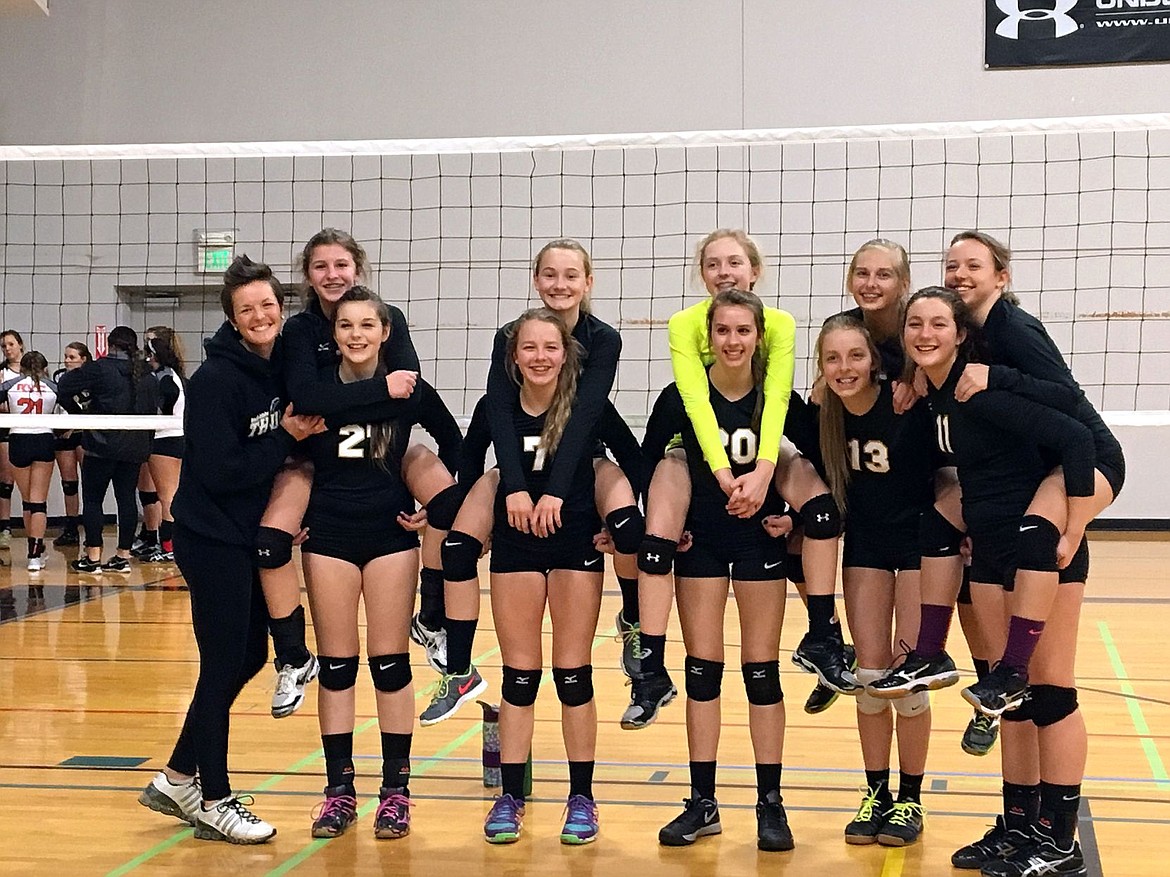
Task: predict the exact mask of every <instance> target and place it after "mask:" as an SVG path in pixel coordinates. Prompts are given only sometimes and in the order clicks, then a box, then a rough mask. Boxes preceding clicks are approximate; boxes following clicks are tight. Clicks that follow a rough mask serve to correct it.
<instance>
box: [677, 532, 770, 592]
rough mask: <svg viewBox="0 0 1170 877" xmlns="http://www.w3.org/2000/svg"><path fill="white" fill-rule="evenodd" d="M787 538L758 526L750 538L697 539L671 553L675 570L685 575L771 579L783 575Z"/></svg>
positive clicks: (738, 579) (735, 579) (733, 578)
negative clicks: (687, 547) (755, 532)
mask: <svg viewBox="0 0 1170 877" xmlns="http://www.w3.org/2000/svg"><path fill="white" fill-rule="evenodd" d="M787 558H788V547H787V542H786V540H785V539H783V538H778V539H773V538H772V537H771V536H769V535H768V534H767V533H765V532H764V531H763V529H762V528H761V530H760V535H759V536H758V537H754V538H752V539H751V540H750V541H748V540H741V541H739V542H715V541H711V540H704V539H697V540H696V541H695V543H694V544H693V545H691V547H690V548H689V549H688V550H686V551H682V552H679V553H678V554H676V555H675V556H674V574H675V575H676V576H678V577H679V578H687V579H716V578H728V577H730V578H731V579H732V580H734V581H737V582H771V581H775V580H777V579H783V578H785V576H786V573H785V569H784V567H785V563H786V561H787Z"/></svg>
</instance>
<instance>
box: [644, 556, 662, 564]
mask: <svg viewBox="0 0 1170 877" xmlns="http://www.w3.org/2000/svg"><path fill="white" fill-rule="evenodd" d="M646 559H647V560H648V561H650V562H651V563H658V562H660V561H661V560H662V555H660V554H647V555H646Z"/></svg>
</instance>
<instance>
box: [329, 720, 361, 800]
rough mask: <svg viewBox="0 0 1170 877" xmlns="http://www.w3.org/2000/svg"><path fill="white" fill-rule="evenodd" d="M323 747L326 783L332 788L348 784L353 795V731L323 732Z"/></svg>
mask: <svg viewBox="0 0 1170 877" xmlns="http://www.w3.org/2000/svg"><path fill="white" fill-rule="evenodd" d="M321 748H322V749H324V750H325V783H326V785H328V786H329V787H330V788H333V787H336V786H346V787H347V789H348V791H349V793H350V794H351V795H354V796H355V797H356V795H355V793H354V787H353V732H352V731H351V732H349V733H347V734H322V735H321Z"/></svg>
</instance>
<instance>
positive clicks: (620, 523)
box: [613, 518, 630, 530]
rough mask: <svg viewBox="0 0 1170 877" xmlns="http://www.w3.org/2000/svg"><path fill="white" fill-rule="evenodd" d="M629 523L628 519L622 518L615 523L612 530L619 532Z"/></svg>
mask: <svg viewBox="0 0 1170 877" xmlns="http://www.w3.org/2000/svg"><path fill="white" fill-rule="evenodd" d="M629 521H630V519H629V518H622V519H621V520H620V521H616V522H615V523H614V525H613V528H614V529H615V530H620V529H621V528H622V527H624V526H625V525H626V524H628V523H629Z"/></svg>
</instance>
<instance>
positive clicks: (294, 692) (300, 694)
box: [272, 653, 321, 719]
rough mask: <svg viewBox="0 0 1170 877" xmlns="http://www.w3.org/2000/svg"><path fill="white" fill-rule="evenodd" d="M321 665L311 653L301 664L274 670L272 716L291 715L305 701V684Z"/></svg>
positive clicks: (315, 676)
mask: <svg viewBox="0 0 1170 877" xmlns="http://www.w3.org/2000/svg"><path fill="white" fill-rule="evenodd" d="M320 670H321V665H320V664H318V663H317V658H316V656H314V655H313V654H312V653H310V654H309V660H308V662H306V663H305V664H304V665H303V666H301V667H297V666H295V665H292V664H289V665H288V666H286V667H281V668H280V669H279V670H277V671H276V690H275V691H273V692H272V718H274V719H283V718H285V717H286V716H291V715H292V714H293V713H295V712H296V711H297V710H298V709H300V707H301V704H302V703H304V702H305V686H306V685H308V684H309V683H310V682H312V681H313V680H314V679H316V678H317V674H318V673H319V672H320Z"/></svg>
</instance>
